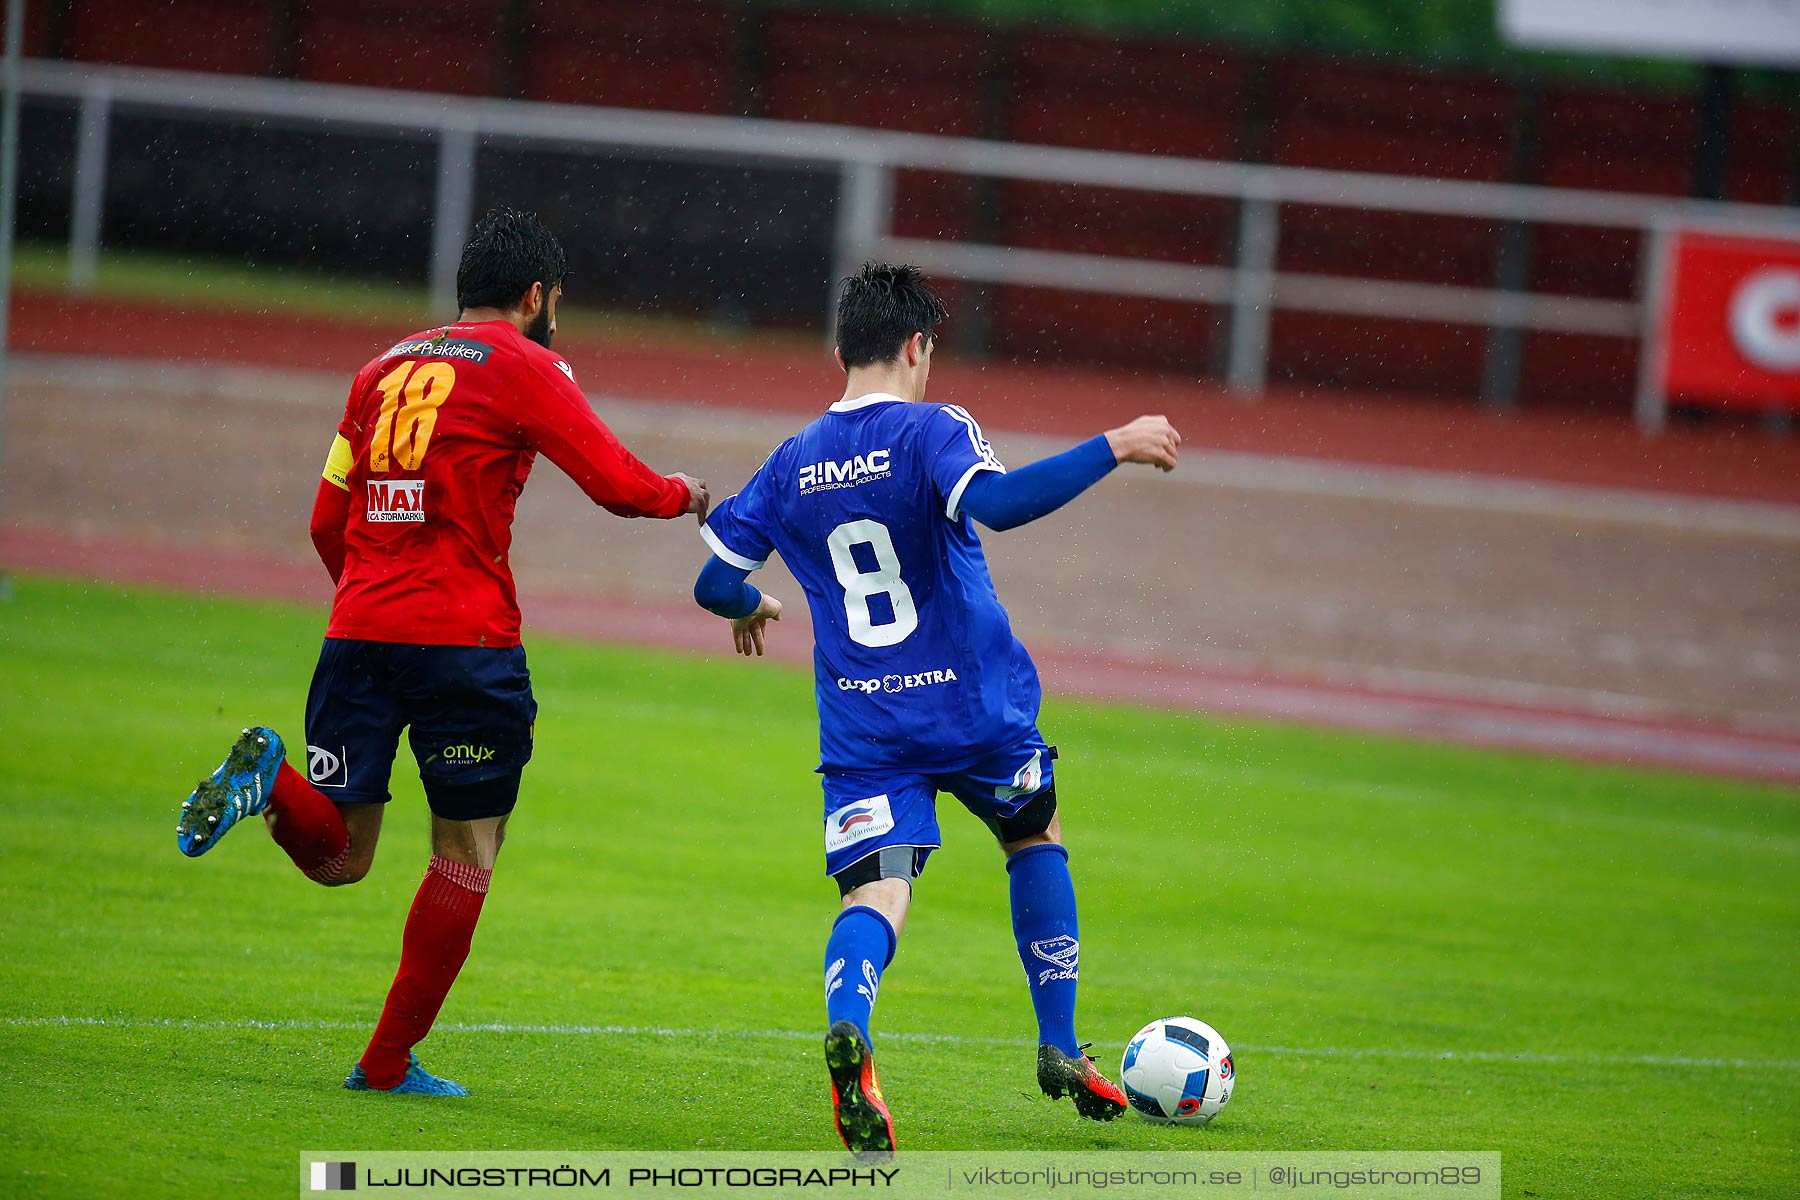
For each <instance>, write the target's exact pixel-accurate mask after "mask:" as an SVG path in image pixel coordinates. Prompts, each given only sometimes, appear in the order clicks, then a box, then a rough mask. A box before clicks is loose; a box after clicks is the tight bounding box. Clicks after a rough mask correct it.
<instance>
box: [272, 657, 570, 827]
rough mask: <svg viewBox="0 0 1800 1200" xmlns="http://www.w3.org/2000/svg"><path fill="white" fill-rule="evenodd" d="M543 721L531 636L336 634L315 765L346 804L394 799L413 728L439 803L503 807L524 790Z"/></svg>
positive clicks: (475, 809) (310, 754)
mask: <svg viewBox="0 0 1800 1200" xmlns="http://www.w3.org/2000/svg"><path fill="white" fill-rule="evenodd" d="M536 721H537V701H536V700H534V699H532V697H531V673H530V672H529V671H527V670H526V668H525V648H524V647H523V646H509V647H507V648H505V649H489V648H487V647H481V646H411V645H401V644H397V643H393V642H362V641H356V640H353V639H350V638H326V639H325V645H324V648H323V649H321V650H320V651H319V665H318V667H317V669H315V670H314V671H313V679H312V687H311V689H309V690H308V692H307V695H306V768H307V769H306V773H307V776H308V777H309V778H310V779H311V780H312V783H313V786H314V787H316V788H318V789H319V790H320V791H322V792H323V793H324V794H325V795H326V796H327V797H328V798H330V799H331V800H333V801H336V802H337V803H339V804H385V803H387V801H388V800H390V799H392V798H393V797H392V793H390V792H389V791H388V780H389V778H390V777H391V776H392V774H393V770H394V755H395V754H396V753H397V752H398V751H399V749H400V731H401V730H402V729H406V730H408V738H409V740H410V741H411V743H412V751H413V757H414V758H416V759H418V760H419V778H420V779H421V780H422V781H423V782H424V784H425V799H426V800H427V801H428V802H429V803H430V805H431V811H432V812H434V813H436V814H437V815H438V816H440V817H445V818H447V819H449V820H453V821H474V820H478V819H480V818H482V817H497V816H500V815H502V814H504V813H509V812H511V811H512V809H513V805H514V804H516V803H517V802H518V798H519V776H520V773H521V772H522V771H523V770H524V768H525V764H526V763H527V762H528V761H530V759H531V734H532V726H533V725H534V723H535V722H536Z"/></svg>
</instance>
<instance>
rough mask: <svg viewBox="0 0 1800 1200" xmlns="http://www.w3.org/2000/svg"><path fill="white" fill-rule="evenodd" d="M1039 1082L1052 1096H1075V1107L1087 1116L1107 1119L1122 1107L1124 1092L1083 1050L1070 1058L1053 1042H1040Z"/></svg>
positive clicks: (1045, 1093) (1058, 1098) (1072, 1097)
mask: <svg viewBox="0 0 1800 1200" xmlns="http://www.w3.org/2000/svg"><path fill="white" fill-rule="evenodd" d="M1081 1049H1082V1050H1083V1051H1086V1050H1087V1047H1086V1046H1083V1047H1082V1048H1081ZM1038 1086H1039V1087H1040V1088H1043V1089H1044V1095H1046V1096H1048V1097H1050V1098H1051V1099H1052V1100H1060V1099H1062V1098H1063V1097H1064V1096H1067V1097H1069V1098H1070V1099H1072V1100H1074V1101H1075V1111H1076V1112H1078V1113H1080V1114H1081V1115H1082V1116H1084V1117H1087V1118H1088V1119H1090V1120H1094V1121H1110V1120H1112V1119H1113V1118H1114V1117H1116V1116H1118V1115H1119V1114H1120V1113H1122V1112H1124V1111H1125V1093H1124V1092H1122V1091H1120V1090H1119V1087H1118V1085H1117V1084H1115V1083H1113V1082H1112V1080H1110V1079H1108V1078H1107V1077H1106V1076H1104V1075H1102V1074H1101V1073H1100V1068H1099V1067H1096V1066H1095V1065H1094V1060H1093V1059H1092V1058H1091V1057H1089V1056H1088V1055H1087V1054H1085V1053H1083V1054H1081V1055H1079V1056H1077V1057H1074V1058H1071V1057H1069V1056H1068V1055H1067V1054H1064V1053H1063V1052H1062V1051H1061V1050H1058V1049H1057V1048H1056V1047H1055V1046H1049V1045H1044V1046H1039V1047H1038Z"/></svg>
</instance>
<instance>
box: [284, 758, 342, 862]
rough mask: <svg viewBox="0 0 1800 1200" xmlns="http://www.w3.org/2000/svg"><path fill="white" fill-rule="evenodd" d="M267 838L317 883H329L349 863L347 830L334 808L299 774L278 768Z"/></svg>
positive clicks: (289, 769) (333, 805) (286, 767)
mask: <svg viewBox="0 0 1800 1200" xmlns="http://www.w3.org/2000/svg"><path fill="white" fill-rule="evenodd" d="M268 811H269V812H271V813H273V814H274V815H275V819H274V820H273V821H271V822H269V836H271V837H273V838H274V839H275V844H276V845H277V846H280V847H281V848H282V849H283V850H286V851H287V856H288V857H289V858H291V859H293V860H294V865H295V866H296V867H299V868H300V870H301V871H303V872H305V874H306V877H307V878H308V879H311V880H314V881H315V882H317V883H330V882H331V881H332V880H334V879H336V878H337V877H338V876H339V875H340V874H341V873H342V872H343V870H344V864H345V863H346V862H348V861H349V860H350V830H349V829H347V828H346V827H345V825H344V818H343V815H342V814H341V813H339V812H338V810H337V805H335V804H333V803H332V802H331V801H329V800H327V799H326V798H325V793H323V792H321V791H320V790H319V789H318V788H316V787H314V786H313V785H312V784H310V783H308V782H306V778H305V777H304V776H302V775H301V774H300V772H298V771H296V770H294V768H292V767H290V766H288V765H287V763H285V762H284V763H282V764H281V769H280V770H279V771H277V772H276V773H275V786H274V787H273V788H271V789H270V791H269V808H268Z"/></svg>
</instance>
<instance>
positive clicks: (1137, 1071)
mask: <svg viewBox="0 0 1800 1200" xmlns="http://www.w3.org/2000/svg"><path fill="white" fill-rule="evenodd" d="M1234 1075H1235V1072H1234V1071H1233V1070H1232V1066H1231V1047H1230V1046H1227V1045H1226V1044H1225V1039H1224V1038H1222V1037H1220V1036H1219V1031H1218V1030H1216V1029H1214V1028H1213V1027H1212V1026H1211V1025H1208V1024H1207V1023H1206V1022H1205V1021H1196V1020H1194V1018H1192V1017H1164V1018H1163V1019H1162V1020H1160V1021H1152V1022H1150V1023H1149V1024H1148V1025H1146V1026H1144V1027H1143V1028H1142V1029H1140V1030H1138V1031H1137V1033H1136V1034H1135V1035H1133V1037H1132V1039H1131V1041H1130V1043H1129V1044H1127V1045H1126V1047H1125V1058H1124V1060H1123V1061H1122V1062H1121V1063H1120V1064H1119V1081H1120V1082H1121V1083H1123V1084H1124V1085H1125V1098H1126V1099H1127V1100H1129V1101H1130V1102H1131V1107H1132V1108H1134V1109H1136V1110H1137V1114H1138V1116H1140V1117H1142V1118H1144V1119H1145V1120H1146V1121H1150V1122H1152V1123H1154V1124H1157V1125H1204V1124H1206V1123H1207V1122H1208V1121H1210V1120H1212V1119H1213V1118H1214V1117H1216V1116H1218V1115H1219V1110H1221V1109H1223V1108H1224V1107H1225V1102H1226V1101H1228V1100H1230V1099H1231V1088H1232V1083H1233V1078H1234Z"/></svg>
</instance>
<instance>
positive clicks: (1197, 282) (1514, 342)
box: [22, 61, 1800, 404]
mask: <svg viewBox="0 0 1800 1200" xmlns="http://www.w3.org/2000/svg"><path fill="white" fill-rule="evenodd" d="M22 81H23V90H24V93H25V94H26V95H27V96H28V97H39V98H56V99H60V100H63V101H71V102H73V103H74V104H75V105H76V106H77V108H78V118H77V123H76V135H75V138H76V151H75V156H74V165H73V179H72V184H71V217H70V222H69V230H70V232H69V243H70V247H69V248H70V281H71V283H72V285H73V286H75V287H77V288H80V287H84V286H91V284H92V281H93V278H94V272H95V265H96V261H97V256H98V253H99V247H100V244H101V238H102V227H103V224H104V215H105V214H104V211H103V210H104V207H105V197H106V175H107V170H108V161H109V125H110V121H111V116H112V113H113V112H114V110H115V109H116V108H117V107H118V106H121V105H129V106H131V108H132V110H133V111H140V110H151V111H171V112H176V113H182V114H190V115H204V116H206V117H208V118H209V119H220V118H241V119H243V120H245V121H247V122H254V123H256V124H257V125H258V126H259V127H270V126H281V125H283V124H293V123H304V124H306V125H308V126H313V127H316V126H325V127H330V128H337V129H344V130H355V131H371V130H373V131H380V132H384V133H387V134H391V135H396V136H403V137H408V138H413V139H430V140H431V141H433V142H435V144H436V156H437V171H436V180H435V204H434V218H433V222H432V238H431V249H430V258H431V262H430V279H431V286H432V290H433V293H434V296H435V297H436V302H437V303H438V304H439V305H440V306H441V307H443V308H448V307H450V306H451V304H452V302H453V299H454V286H455V273H456V265H457V258H458V252H459V250H460V247H461V244H462V241H463V239H464V237H465V236H466V233H467V230H468V228H469V223H470V220H471V217H472V214H473V209H474V195H475V180H476V175H477V172H476V169H475V167H476V163H477V159H478V157H479V156H480V155H481V154H482V153H483V150H484V145H485V144H486V143H487V142H489V141H491V140H495V139H498V140H503V141H505V142H507V143H509V144H527V145H536V146H542V147H552V148H566V149H572V150H587V151H602V152H606V153H614V154H627V155H630V156H633V157H642V158H644V159H648V160H675V161H694V160H699V161H704V162H711V163H721V164H744V165H779V166H798V167H804V168H806V169H809V170H815V171H835V172H836V173H837V175H838V178H839V185H838V189H837V201H836V208H835V212H834V215H833V225H832V228H833V234H832V256H833V260H834V265H835V267H836V270H835V271H834V272H833V277H834V278H835V277H838V276H841V275H843V274H845V273H846V272H847V271H849V270H851V269H853V268H854V266H855V264H857V263H858V262H859V261H860V260H862V259H863V258H865V257H870V256H877V257H898V258H905V259H907V260H909V261H913V262H916V263H918V264H919V265H921V266H922V267H925V268H927V269H928V270H930V271H932V272H933V273H935V274H938V275H944V276H951V277H954V278H957V279H961V280H966V281H969V282H972V283H977V284H996V285H1026V286H1032V287H1045V288H1058V289H1074V290H1082V291H1088V292H1095V293H1103V294H1110V295H1120V296H1135V297H1156V298H1165V299H1174V300H1182V301H1192V302H1198V303H1204V304H1209V305H1219V306H1223V307H1224V308H1225V309H1226V310H1227V311H1228V312H1229V314H1230V330H1229V333H1230V336H1229V343H1228V347H1229V348H1228V353H1227V356H1226V375H1227V378H1228V379H1229V382H1230V383H1231V385H1232V386H1233V387H1235V388H1238V389H1241V390H1244V391H1256V390H1258V389H1260V388H1261V387H1262V386H1263V385H1264V382H1265V380H1266V376H1267V364H1268V346H1269V328H1270V316H1271V313H1272V312H1273V311H1275V310H1277V309H1291V310H1297V311H1305V312H1313V313H1335V314H1350V315H1357V316H1379V317H1386V318H1402V319H1413V320H1419V321H1430V322H1449V323H1457V324H1466V325H1471V326H1476V327H1484V328H1486V329H1488V330H1490V331H1491V333H1490V339H1489V345H1488V354H1489V358H1490V362H1489V370H1488V371H1487V373H1486V376H1487V379H1488V381H1489V382H1488V385H1487V391H1488V393H1489V394H1488V397H1487V398H1488V399H1489V400H1490V402H1498V403H1502V404H1504V403H1506V402H1507V401H1508V400H1509V399H1510V396H1509V395H1508V394H1507V392H1508V387H1507V384H1506V380H1508V379H1509V378H1514V379H1516V372H1517V358H1518V355H1519V353H1520V347H1519V340H1518V337H1517V334H1518V333H1519V332H1520V331H1526V330H1539V331H1545V332H1555V333H1576V334H1598V335H1604V336H1611V337H1619V338H1632V337H1636V336H1638V335H1639V333H1640V326H1641V323H1642V321H1643V318H1644V307H1645V306H1644V305H1642V304H1641V303H1640V302H1639V301H1638V300H1635V299H1634V300H1607V299H1594V298H1589V297H1581V296H1569V295H1554V294H1544V293H1538V292H1531V291H1528V290H1523V289H1509V288H1502V287H1493V288H1472V287H1463V286H1453V285H1447V284H1434V283H1418V282H1397V281H1393V280H1383V279H1372V278H1357V277H1342V276H1331V275H1319V274H1309V273H1300V272H1291V271H1281V270H1278V269H1277V267H1276V261H1277V260H1276V248H1277V244H1278V241H1279V238H1280V220H1281V207H1282V206H1283V205H1286V204H1303V205H1313V206H1325V207H1335V208H1349V209H1362V210H1369V211H1375V212H1388V213H1403V214H1428V215H1438V216H1450V217H1461V218H1476V219H1486V220H1492V221H1498V222H1509V223H1535V224H1554V225H1574V226H1590V227H1611V228H1622V229H1628V230H1634V231H1639V232H1642V233H1644V234H1645V235H1646V236H1645V237H1643V238H1642V239H1641V242H1640V244H1641V246H1643V247H1645V249H1644V250H1643V251H1642V252H1641V253H1642V254H1644V255H1647V254H1648V253H1649V251H1648V247H1649V246H1650V245H1651V244H1652V243H1653V241H1654V238H1653V237H1651V236H1648V235H1650V234H1652V233H1653V231H1654V230H1656V229H1658V228H1664V227H1667V226H1669V225H1672V224H1678V223H1683V222H1695V223H1704V224H1706V225H1708V226H1710V227H1713V228H1732V227H1744V228H1757V229H1762V230H1768V229H1770V228H1776V229H1783V230H1793V231H1795V232H1797V233H1800V212H1797V211H1796V210H1794V209H1783V208H1771V207H1766V206H1757V205H1741V204H1724V203H1715V202H1702V201H1692V200H1681V199H1675V198H1670V197H1662V196H1642V195H1631V194H1622V193H1612V192H1601V191H1583V190H1577V189H1569V188H1549V187H1529V186H1523V185H1516V184H1500V183H1469V182H1456V181H1449V180H1441V179H1426V178H1415V177H1409V176H1391V175H1372V174H1359V173H1353V172H1346V171H1328V170H1316V169H1311V168H1301V167H1282V166H1264V165H1252V164H1243V163H1228V162H1212V161H1201V160H1191V159H1178V158H1171V157H1158V156H1149V155H1141V154H1123V153H1112V152H1105V151H1094V150H1075V149H1063V148H1057V147H1048V146H1034V145H1020V144H1014V143H1003V142H992V141H983V140H976V139H966V138H949V137H939V136H933V135H928V134H918V133H904V132H887V131H881V130H872V129H858V128H849V127H844V126H835V125H824V124H814V123H798V122H784V121H771V120H760V119H747V118H736V117H715V116H695V115H688V114H676V113H667V112H646V111H637V110H619V109H602V108H587V107H580V106H573V105H559V104H546V103H538V102H529V101H512V100H492V99H470V98H464V97H456V96H446V95H432V94H421V93H408V92H388V91H379V90H373V89H367V88H353V87H343V86H338V85H331V84H317V83H298V82H292V81H285V80H271V79H262V78H239V77H222V76H217V75H196V74H188V73H179V72H167V71H143V70H130V69H123V68H113V67H98V66H87V65H79V64H72V63H63V62H49V61H28V62H26V63H25V64H24V66H23V72H22ZM901 170H924V171H931V172H940V173H945V174H951V175H960V176H969V177H985V178H990V179H1004V180H1024V181H1037V182H1045V183H1055V184H1065V185H1069V184H1072V185H1083V186H1092V187H1103V188H1108V189H1129V190H1137V191H1142V192H1151V193H1164V194H1174V195H1185V196H1206V197H1217V198H1224V199H1227V200H1232V201H1236V202H1237V213H1238V216H1237V231H1236V232H1237V237H1236V247H1237V249H1236V261H1235V262H1234V263H1232V265H1230V266H1197V265H1190V264H1185V263H1174V262H1166V261H1162V262H1158V261H1147V260H1144V259H1139V258H1125V257H1117V256H1107V255H1091V254H1074V253H1068V252H1062V251H1052V250H1042V249H1029V248H1022V247H1016V246H1004V245H990V244H976V243H971V242H964V241H948V240H921V239H902V238H899V237H896V236H895V234H894V231H893V211H894V204H893V196H894V181H895V173H896V172H897V171H901ZM1639 290H1640V292H1642V291H1643V289H1642V288H1641V287H1640V289H1639Z"/></svg>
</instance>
